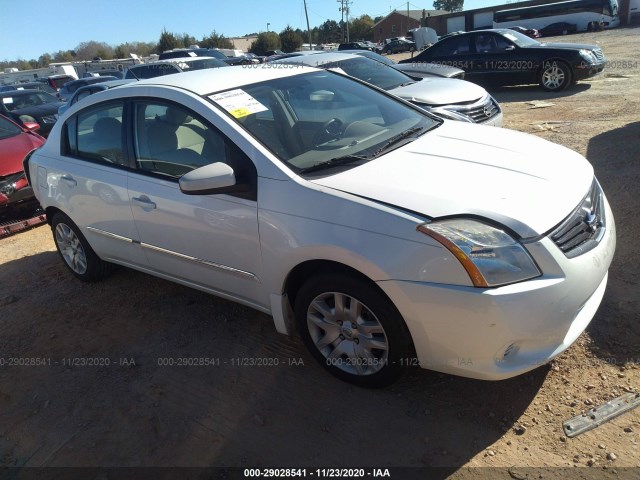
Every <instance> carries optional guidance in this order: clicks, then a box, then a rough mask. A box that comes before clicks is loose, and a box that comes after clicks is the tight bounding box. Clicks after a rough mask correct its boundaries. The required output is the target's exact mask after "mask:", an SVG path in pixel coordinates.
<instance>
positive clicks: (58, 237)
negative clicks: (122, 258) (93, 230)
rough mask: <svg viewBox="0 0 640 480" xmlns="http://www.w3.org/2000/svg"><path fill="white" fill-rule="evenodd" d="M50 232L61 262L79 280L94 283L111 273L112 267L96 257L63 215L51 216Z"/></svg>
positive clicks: (82, 236) (85, 240) (78, 230)
mask: <svg viewBox="0 0 640 480" xmlns="http://www.w3.org/2000/svg"><path fill="white" fill-rule="evenodd" d="M51 231H52V233H53V240H54V242H55V244H56V249H57V250H58V253H59V254H60V257H61V258H62V261H63V262H64V264H65V266H66V267H67V268H68V269H69V270H71V273H73V274H74V275H75V276H76V277H78V278H79V279H80V280H83V281H85V282H95V281H97V280H100V279H101V278H104V277H106V276H107V275H109V274H110V273H111V272H112V271H113V269H114V266H113V265H112V264H110V263H108V262H105V261H103V260H101V259H100V258H99V257H98V255H96V253H95V252H94V251H93V249H92V248H91V245H89V242H87V239H86V238H85V237H84V235H83V234H82V232H81V231H80V229H79V228H78V226H77V225H76V224H75V223H73V221H72V220H71V219H70V218H69V217H68V216H67V215H65V214H64V213H62V212H57V213H56V214H54V215H53V219H52V220H51Z"/></svg>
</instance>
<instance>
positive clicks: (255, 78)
mask: <svg viewBox="0 0 640 480" xmlns="http://www.w3.org/2000/svg"><path fill="white" fill-rule="evenodd" d="M268 65H269V64H264V67H262V68H207V69H204V70H195V71H193V72H183V73H181V74H180V75H162V76H160V77H154V78H148V79H144V80H140V81H139V82H133V83H132V84H130V85H127V86H125V87H123V88H127V89H129V88H144V87H146V86H150V85H159V86H167V87H175V88H182V89H185V90H189V91H191V92H193V93H195V94H197V95H201V96H203V95H207V94H210V93H213V92H221V91H224V90H230V89H233V88H241V87H243V86H245V85H251V84H254V83H258V82H264V81H267V80H273V79H276V78H285V77H294V76H296V75H300V74H303V73H309V72H314V71H317V70H316V69H313V68H309V67H305V66H300V67H299V68H287V69H281V68H269V67H268ZM118 90H119V89H118Z"/></svg>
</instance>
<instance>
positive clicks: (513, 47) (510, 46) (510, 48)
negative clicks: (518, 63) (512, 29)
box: [504, 45, 516, 52]
mask: <svg viewBox="0 0 640 480" xmlns="http://www.w3.org/2000/svg"><path fill="white" fill-rule="evenodd" d="M515 49H516V47H515V46H514V45H509V46H508V47H506V48H505V49H504V50H505V51H506V52H511V51H512V50H515Z"/></svg>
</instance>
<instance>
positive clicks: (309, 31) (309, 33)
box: [304, 0, 312, 51]
mask: <svg viewBox="0 0 640 480" xmlns="http://www.w3.org/2000/svg"><path fill="white" fill-rule="evenodd" d="M304 16H305V17H307V35H309V51H311V43H312V42H311V28H310V27H309V14H308V13H307V0H304Z"/></svg>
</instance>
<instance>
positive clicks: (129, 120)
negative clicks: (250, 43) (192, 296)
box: [25, 64, 616, 386]
mask: <svg viewBox="0 0 640 480" xmlns="http://www.w3.org/2000/svg"><path fill="white" fill-rule="evenodd" d="M25 167H26V171H27V172H28V175H29V179H30V182H31V184H32V185H33V189H34V192H35V194H36V196H37V198H38V200H39V201H40V203H41V204H42V206H43V208H45V210H46V213H47V218H48V221H49V222H50V224H51V228H52V231H53V236H54V239H55V243H56V246H57V248H58V251H59V253H60V255H61V257H62V260H63V261H64V263H65V264H66V266H67V267H68V268H69V269H70V271H71V272H72V273H73V274H74V275H75V276H76V277H78V278H80V279H82V280H86V281H94V280H97V279H99V278H102V277H104V276H105V275H107V274H108V273H109V272H110V271H111V270H112V268H113V267H114V265H123V266H126V267H130V268H134V269H137V270H140V271H143V272H147V273H149V274H152V275H156V276H159V277H162V278H165V279H168V280H172V281H175V282H178V283H181V284H183V285H187V286H190V287H193V288H197V289H200V290H203V291H206V292H210V293H212V294H215V295H219V296H221V297H224V298H227V299H231V300H234V301H237V302H240V303H242V304H244V305H248V306H250V307H253V308H256V309H258V310H260V311H262V312H265V313H268V314H270V315H272V316H273V319H274V323H275V327H276V329H277V330H278V331H279V332H282V333H284V334H292V333H294V332H295V331H296V330H298V331H299V333H300V334H301V335H302V337H303V339H304V341H305V343H306V345H307V346H308V348H309V349H310V351H311V353H312V354H313V356H314V357H315V358H316V359H317V360H318V361H319V362H320V363H321V364H322V365H323V366H324V367H326V368H327V369H328V370H329V371H331V372H332V373H333V374H335V375H336V376H338V377H340V378H342V379H344V380H347V381H350V382H353V383H355V384H358V385H363V386H380V385H385V384H388V383H390V382H392V381H393V380H395V379H396V378H397V376H398V375H399V374H400V373H401V371H402V370H403V368H404V367H405V366H413V365H420V366H422V367H424V368H428V369H433V370H438V371H441V372H447V373H452V374H457V375H462V376H466V377H472V378H479V379H488V380H498V379H504V378H509V377H512V376H514V375H518V374H521V373H523V372H526V371H528V370H531V369H533V368H535V367H537V366H538V365H541V364H543V363H545V362H548V361H549V360H550V359H551V358H553V357H554V356H556V355H558V354H559V353H561V352H562V351H564V350H565V349H566V348H568V347H569V346H570V345H571V344H572V343H573V342H574V341H575V340H576V338H578V336H579V335H580V334H581V333H582V332H583V331H584V329H585V328H586V327H587V325H588V324H589V322H590V321H591V319H592V318H593V316H594V314H595V312H596V310H597V308H598V306H599V304H600V302H601V300H602V297H603V295H604V291H605V287H606V283H607V271H608V268H609V265H610V263H611V260H612V257H613V254H614V250H615V241H616V240H615V238H616V237H615V226H614V219H613V215H612V213H611V210H610V208H609V205H608V203H607V200H606V197H605V195H604V193H603V192H602V189H601V188H600V185H599V184H598V181H597V180H596V179H595V178H594V174H593V168H592V167H591V165H590V164H589V163H588V162H587V161H586V160H585V159H584V158H583V157H582V156H580V155H578V154H577V153H575V152H572V151H570V150H568V149H566V148H563V147H560V146H557V145H554V144H552V143H549V142H547V141H545V140H541V139H539V138H536V137H533V136H529V135H526V134H522V133H517V132H514V131H509V130H503V129H497V128H491V127H485V126H479V125H474V124H468V123H460V122H454V121H447V120H442V119H439V118H437V117H435V116H432V115H431V114H429V113H426V112H425V111H423V110H421V109H419V108H418V107H416V106H414V105H412V104H410V103H408V102H406V101H404V100H401V99H398V98H396V97H394V96H392V95H390V94H387V93H385V92H382V91H380V90H378V89H374V88H373V87H369V86H367V85H365V84H363V83H361V82H358V81H355V80H353V79H350V78H349V77H347V76H345V75H341V74H340V73H336V72H332V71H326V70H316V69H312V68H307V67H297V68H295V67H290V66H286V65H280V66H279V67H277V68H275V67H273V66H270V65H268V64H266V65H264V66H263V67H261V68H257V69H251V70H247V69H234V68H233V69H232V68H222V69H215V70H203V71H197V72H189V73H181V74H178V75H168V76H164V77H159V78H154V79H149V80H144V81H141V82H135V83H133V84H130V85H124V86H122V87H118V88H114V89H110V90H107V91H104V92H99V93H96V94H95V95H92V96H91V97H88V98H86V99H85V100H84V101H83V102H80V103H78V104H77V105H75V106H73V107H72V108H71V109H69V110H68V111H67V112H66V114H65V115H64V116H63V117H62V118H61V119H60V120H59V121H58V122H57V123H56V124H55V126H54V128H53V131H52V132H51V134H50V136H49V140H48V141H47V142H46V144H45V145H44V146H43V147H42V148H40V149H39V150H36V151H35V152H33V153H31V154H30V155H29V156H27V158H26V159H25Z"/></svg>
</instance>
